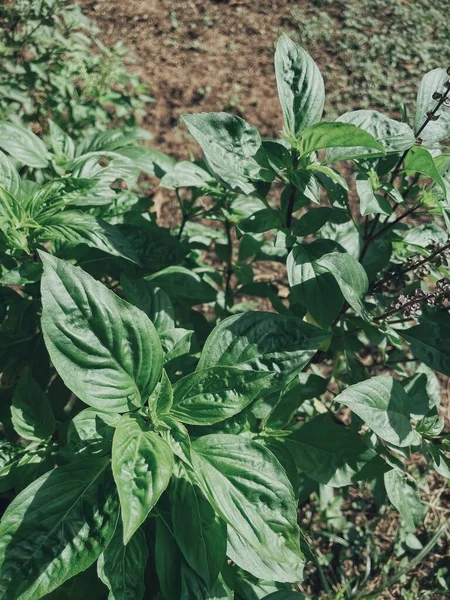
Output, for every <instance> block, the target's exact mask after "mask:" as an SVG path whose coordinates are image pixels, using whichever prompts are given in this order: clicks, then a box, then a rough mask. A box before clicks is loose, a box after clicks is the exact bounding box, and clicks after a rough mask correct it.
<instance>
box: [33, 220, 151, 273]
mask: <svg viewBox="0 0 450 600" xmlns="http://www.w3.org/2000/svg"><path fill="white" fill-rule="evenodd" d="M37 221H38V222H39V223H40V224H42V226H43V228H44V231H43V232H42V233H41V234H40V239H41V240H43V241H44V240H51V241H53V240H60V241H62V242H63V243H65V244H67V245H70V246H74V245H75V246H76V245H78V244H86V245H87V246H89V247H90V248H95V249H97V250H101V251H102V252H106V253H107V254H111V255H112V256H121V257H123V258H126V259H127V260H130V261H132V262H134V263H136V264H137V265H139V264H140V262H139V258H138V256H137V254H136V252H135V251H134V249H133V247H132V246H131V244H130V243H129V242H128V240H127V238H126V237H125V236H123V235H122V233H121V231H120V229H118V228H117V227H115V226H114V225H110V224H109V223H107V222H106V221H103V220H102V219H99V218H97V217H95V216H94V215H90V214H87V213H83V212H81V211H77V210H66V211H63V212H59V213H57V214H54V215H50V216H48V217H47V218H44V219H43V218H40V217H39V218H38V219H37Z"/></svg>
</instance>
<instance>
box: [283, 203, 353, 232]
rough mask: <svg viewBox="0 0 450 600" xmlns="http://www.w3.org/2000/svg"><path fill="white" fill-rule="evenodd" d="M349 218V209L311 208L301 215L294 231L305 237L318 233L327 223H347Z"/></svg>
mask: <svg viewBox="0 0 450 600" xmlns="http://www.w3.org/2000/svg"><path fill="white" fill-rule="evenodd" d="M349 220H350V217H349V215H348V213H347V211H345V210H339V209H336V208H330V207H328V206H322V207H319V208H314V209H311V210H309V211H308V212H307V213H305V214H304V215H303V216H302V217H300V219H299V220H298V221H297V222H296V223H295V225H294V228H293V233H294V235H297V236H300V237H304V236H306V235H311V234H313V233H316V232H317V231H319V229H321V228H322V227H323V226H324V225H325V223H345V222H347V221H349Z"/></svg>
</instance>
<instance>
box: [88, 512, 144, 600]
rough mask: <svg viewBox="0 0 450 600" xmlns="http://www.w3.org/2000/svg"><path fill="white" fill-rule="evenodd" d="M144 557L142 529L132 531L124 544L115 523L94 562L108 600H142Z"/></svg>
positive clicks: (118, 527)
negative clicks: (112, 531) (109, 537)
mask: <svg viewBox="0 0 450 600" xmlns="http://www.w3.org/2000/svg"><path fill="white" fill-rule="evenodd" d="M147 560H148V548H147V541H146V539H145V534H144V532H143V531H142V530H140V529H139V530H138V531H136V533H135V534H134V535H133V537H132V538H131V539H130V541H129V542H128V544H127V545H126V546H125V544H124V543H123V530H122V526H121V524H120V522H119V523H118V525H117V529H116V531H115V533H114V536H113V538H112V540H111V541H110V542H109V544H108V546H107V548H106V550H104V551H103V553H102V554H100V556H99V559H98V563H97V572H98V576H99V577H100V579H101V580H102V581H103V583H104V584H105V585H106V586H107V587H108V589H109V595H108V600H142V598H143V597H144V593H145V585H144V571H145V567H146V565H147Z"/></svg>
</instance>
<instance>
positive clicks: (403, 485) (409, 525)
mask: <svg viewBox="0 0 450 600" xmlns="http://www.w3.org/2000/svg"><path fill="white" fill-rule="evenodd" d="M384 487H385V488H386V493H387V496H388V498H389V500H390V501H391V502H392V504H393V505H394V506H395V508H396V509H397V510H398V512H399V513H400V516H401V518H402V520H403V522H404V524H405V526H406V529H407V530H408V531H415V530H416V528H417V527H419V525H421V523H422V521H423V517H424V508H423V506H422V503H421V501H420V498H419V494H418V493H417V488H416V486H415V484H414V483H413V482H412V481H411V480H410V479H408V478H407V476H406V475H405V474H404V473H402V472H401V471H398V470H397V469H391V470H390V471H388V472H387V473H385V474H384Z"/></svg>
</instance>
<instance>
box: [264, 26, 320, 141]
mask: <svg viewBox="0 0 450 600" xmlns="http://www.w3.org/2000/svg"><path fill="white" fill-rule="evenodd" d="M275 74H276V78H277V87H278V96H279V98H280V104H281V109H282V111H283V117H284V133H285V135H286V136H287V137H290V138H293V139H294V140H297V139H299V137H300V136H301V134H302V133H303V132H304V131H305V129H307V128H308V127H309V126H310V125H313V124H314V123H317V121H320V119H321V117H322V113H323V107H324V103H325V88H324V84H323V79H322V75H321V74H320V71H319V69H318V67H317V65H316V63H315V62H314V61H313V59H312V58H311V56H310V55H309V54H308V53H307V52H306V51H305V50H304V49H303V48H302V47H301V46H298V45H297V44H294V42H293V41H292V40H291V39H290V38H289V37H288V36H287V35H286V34H283V35H282V36H281V37H280V39H279V40H278V43H277V49H276V52H275Z"/></svg>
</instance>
